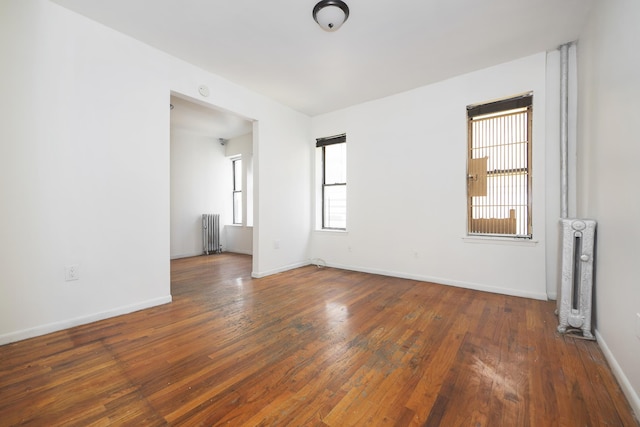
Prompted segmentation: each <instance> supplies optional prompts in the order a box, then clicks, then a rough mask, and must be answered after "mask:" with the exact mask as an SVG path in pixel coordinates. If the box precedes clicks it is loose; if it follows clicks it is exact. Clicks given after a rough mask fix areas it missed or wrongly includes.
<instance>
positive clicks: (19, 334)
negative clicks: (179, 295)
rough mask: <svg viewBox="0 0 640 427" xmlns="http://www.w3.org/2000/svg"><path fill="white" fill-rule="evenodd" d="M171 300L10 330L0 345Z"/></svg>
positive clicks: (165, 299)
mask: <svg viewBox="0 0 640 427" xmlns="http://www.w3.org/2000/svg"><path fill="white" fill-rule="evenodd" d="M171 301H172V298H171V295H167V296H164V297H160V298H155V299H152V300H147V301H142V302H140V303H137V304H132V305H126V306H123V307H119V308H116V309H113V310H108V311H102V312H100V313H93V314H90V315H88V316H82V317H76V318H74V319H67V320H63V321H60V322H54V323H49V324H46V325H40V326H36V327H34V328H29V329H24V330H22V331H16V332H11V333H8V334H4V335H0V345H4V344H9V343H12V342H16V341H22V340H26V339H28V338H33V337H37V336H40V335H45V334H49V333H51V332H57V331H62V330H64V329H69V328H73V327H74V326H80V325H85V324H87V323H92V322H97V321H98V320H104V319H108V318H110V317H116V316H120V315H122V314H128V313H133V312H134V311H140V310H144V309H146V308H151V307H155V306H158V305H162V304H167V303H170V302H171Z"/></svg>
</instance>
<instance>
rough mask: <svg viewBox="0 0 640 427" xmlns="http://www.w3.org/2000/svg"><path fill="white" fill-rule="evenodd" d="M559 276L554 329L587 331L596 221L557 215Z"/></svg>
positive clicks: (587, 333) (586, 333)
mask: <svg viewBox="0 0 640 427" xmlns="http://www.w3.org/2000/svg"><path fill="white" fill-rule="evenodd" d="M560 222H561V225H562V279H561V281H560V290H559V292H558V309H557V312H558V318H559V319H558V321H559V325H558V332H560V333H562V334H564V333H568V332H580V331H581V332H582V336H583V337H584V338H587V339H594V338H593V333H592V332H591V301H592V296H593V291H592V289H593V262H594V253H595V235H596V222H595V221H593V220H589V219H561V220H560Z"/></svg>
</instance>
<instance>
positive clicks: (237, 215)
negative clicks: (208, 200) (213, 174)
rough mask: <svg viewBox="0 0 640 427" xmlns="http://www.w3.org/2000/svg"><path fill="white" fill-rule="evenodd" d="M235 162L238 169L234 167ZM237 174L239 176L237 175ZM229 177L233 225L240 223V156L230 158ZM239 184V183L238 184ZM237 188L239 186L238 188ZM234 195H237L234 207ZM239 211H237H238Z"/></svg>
mask: <svg viewBox="0 0 640 427" xmlns="http://www.w3.org/2000/svg"><path fill="white" fill-rule="evenodd" d="M236 162H240V163H239V167H240V170H239V171H238V170H237V168H236ZM238 175H239V176H238ZM231 177H232V181H233V184H232V185H233V187H232V194H231V205H232V210H233V212H232V221H231V222H232V224H233V225H242V224H243V218H242V157H233V158H232V159H231ZM238 181H239V182H238ZM238 184H240V185H238ZM238 188H240V189H239V190H238ZM236 197H238V200H239V205H240V206H238V208H237V209H236ZM238 211H239V212H238Z"/></svg>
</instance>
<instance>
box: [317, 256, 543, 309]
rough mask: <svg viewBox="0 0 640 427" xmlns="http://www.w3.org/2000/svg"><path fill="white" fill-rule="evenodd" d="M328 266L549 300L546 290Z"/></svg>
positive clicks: (343, 266) (335, 265) (371, 269)
mask: <svg viewBox="0 0 640 427" xmlns="http://www.w3.org/2000/svg"><path fill="white" fill-rule="evenodd" d="M327 267H334V268H339V269H342V270H352V271H360V272H362V273H371V274H379V275H381V276H390V277H398V278H401V279H411V280H418V281H421V282H431V283H437V284H439V285H447V286H455V287H457V288H465V289H472V290H475V291H482V292H490V293H493V294H501V295H510V296H514V297H523V298H531V299H537V300H543V301H546V300H547V294H546V292H541V293H537V292H527V291H521V290H517V289H509V288H498V287H494V286H487V285H482V284H479V283H472V282H463V281H459V280H450V279H444V278H442V277H433V276H423V275H418V274H408V273H404V272H398V271H388V270H377V269H374V268H366V267H354V266H345V265H339V264H332V263H327Z"/></svg>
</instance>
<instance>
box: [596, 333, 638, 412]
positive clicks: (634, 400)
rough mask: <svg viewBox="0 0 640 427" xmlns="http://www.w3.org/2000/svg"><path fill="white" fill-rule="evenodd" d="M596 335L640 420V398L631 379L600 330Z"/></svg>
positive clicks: (612, 370)
mask: <svg viewBox="0 0 640 427" xmlns="http://www.w3.org/2000/svg"><path fill="white" fill-rule="evenodd" d="M595 333H596V334H595V335H596V340H598V344H600V348H601V349H602V353H603V354H604V357H605V358H606V359H607V362H609V367H610V368H611V372H613V375H614V376H615V377H616V379H617V380H618V383H619V384H620V388H621V389H622V392H623V393H624V395H625V396H626V397H627V400H628V401H629V405H631V409H633V412H634V413H635V415H636V419H640V396H638V393H637V392H636V391H635V390H634V389H633V386H632V385H631V382H629V379H628V378H627V376H626V375H625V374H624V371H623V370H622V368H621V367H620V365H619V364H618V361H617V360H616V358H615V357H614V356H613V353H611V350H610V349H609V346H608V345H607V343H606V341H605V340H604V338H602V335H600V332H598V330H597V329H596V331H595Z"/></svg>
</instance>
